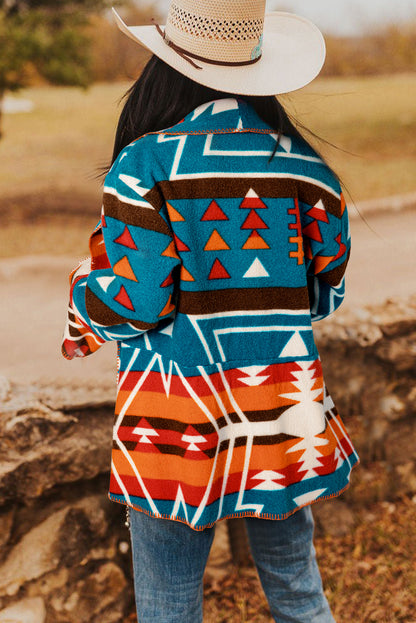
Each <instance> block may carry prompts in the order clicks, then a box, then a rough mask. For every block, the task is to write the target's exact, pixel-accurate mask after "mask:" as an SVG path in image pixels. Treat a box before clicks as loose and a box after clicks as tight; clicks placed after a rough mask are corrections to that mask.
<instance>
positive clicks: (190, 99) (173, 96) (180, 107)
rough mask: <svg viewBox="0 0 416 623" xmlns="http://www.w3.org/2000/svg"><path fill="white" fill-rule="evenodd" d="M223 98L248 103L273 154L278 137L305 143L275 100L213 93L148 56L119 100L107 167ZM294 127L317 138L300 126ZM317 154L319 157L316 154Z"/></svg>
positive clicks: (220, 92)
mask: <svg viewBox="0 0 416 623" xmlns="http://www.w3.org/2000/svg"><path fill="white" fill-rule="evenodd" d="M226 97H238V98H239V99H242V100H244V101H245V102H247V103H248V104H250V105H251V106H252V107H253V108H254V110H255V111H256V112H257V114H258V115H259V117H260V118H261V119H263V121H265V122H266V123H267V124H268V125H269V126H270V127H272V128H273V129H274V130H275V131H276V133H277V136H278V140H277V142H276V147H275V151H276V149H277V147H278V144H279V140H280V137H281V135H282V134H285V135H289V136H294V137H297V138H299V139H301V140H303V141H306V139H305V137H304V136H303V134H301V132H300V131H299V130H298V129H297V127H296V126H295V124H294V123H293V122H292V121H291V119H290V118H289V115H288V114H287V112H286V111H285V109H284V108H283V106H282V105H281V103H280V102H279V101H278V100H277V99H276V97H274V96H251V95H236V94H233V93H227V92H226V91H216V90H214V89H211V88H209V87H206V86H203V85H201V84H198V83H197V82H194V81H193V80H191V79H190V78H187V77H186V76H184V75H183V74H181V73H179V72H178V71H176V69H173V67H170V66H169V65H167V64H166V63H165V62H164V61H162V60H160V59H159V58H158V57H157V56H152V57H151V59H150V60H149V62H148V63H147V65H146V66H145V68H144V70H143V72H142V74H141V75H140V77H139V78H138V79H137V80H136V82H135V83H134V84H133V85H132V86H131V87H130V89H129V90H128V91H127V93H126V94H125V96H124V98H123V99H124V100H125V103H124V107H123V110H122V112H121V115H120V119H119V122H118V126H117V131H116V136H115V141H114V150H113V156H112V160H111V164H113V162H114V161H115V160H116V159H117V156H118V155H119V153H120V152H121V151H122V149H124V147H126V146H127V145H129V144H130V143H131V142H132V141H134V140H135V139H137V138H139V137H140V136H143V135H144V134H148V133H149V132H158V131H160V130H164V129H166V128H169V127H171V126H173V125H175V124H177V123H178V122H179V121H181V119H183V118H184V117H185V116H186V115H188V114H189V113H190V112H192V111H193V110H195V108H197V107H198V106H200V105H201V104H205V103H206V102H210V101H212V100H216V99H220V98H226ZM296 125H298V126H299V127H301V128H302V130H303V131H307V132H308V133H309V134H311V136H313V137H315V138H319V137H317V136H316V135H315V134H314V133H313V132H310V131H309V130H307V129H306V128H305V127H304V126H302V125H301V124H299V123H296ZM306 142H307V141H306ZM314 151H316V149H314ZM274 153H275V152H274ZM274 153H273V154H272V157H273V156H274ZM317 155H319V156H320V154H318V152H317ZM320 157H322V156H320Z"/></svg>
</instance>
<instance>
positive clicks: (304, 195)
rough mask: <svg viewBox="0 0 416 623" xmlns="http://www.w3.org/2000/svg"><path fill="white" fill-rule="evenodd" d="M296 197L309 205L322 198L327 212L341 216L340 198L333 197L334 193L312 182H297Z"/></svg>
mask: <svg viewBox="0 0 416 623" xmlns="http://www.w3.org/2000/svg"><path fill="white" fill-rule="evenodd" d="M298 199H299V200H300V201H302V202H303V203H307V204H308V205H310V206H314V205H316V204H317V203H318V201H319V200H320V199H322V202H323V204H324V207H325V210H326V211H327V212H328V213H329V214H332V216H336V217H337V218H341V216H342V214H341V199H340V198H339V199H338V198H337V197H334V195H331V193H329V192H327V191H326V190H324V189H322V188H320V187H319V186H315V185H314V184H309V183H307V182H299V183H298Z"/></svg>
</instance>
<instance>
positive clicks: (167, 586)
mask: <svg viewBox="0 0 416 623" xmlns="http://www.w3.org/2000/svg"><path fill="white" fill-rule="evenodd" d="M245 521H246V526H247V531H248V536H249V540H250V547H251V551H252V554H253V558H254V561H255V563H256V567H257V570H258V573H259V577H260V581H261V584H262V586H263V589H264V592H265V594H266V597H267V600H268V602H269V606H270V609H271V612H272V616H273V618H274V620H275V621H278V622H279V623H289V622H290V623H334V618H333V617H332V614H331V611H330V609H329V605H328V602H327V600H326V597H325V595H324V593H323V588H322V580H321V576H320V573H319V569H318V565H317V562H316V557H315V548H314V545H313V529H314V521H313V517H312V511H311V508H310V506H306V507H304V508H302V509H300V510H298V511H296V512H295V513H294V514H293V515H291V516H290V517H288V518H287V519H284V520H269V519H257V518H254V517H248V518H246V519H245ZM214 531H215V526H214V527H212V528H206V529H205V530H203V531H195V530H192V528H190V527H189V526H187V525H186V524H182V523H179V522H176V521H172V520H168V519H156V518H154V517H149V516H147V515H145V514H144V513H142V512H140V511H134V510H133V509H131V510H130V536H131V542H132V553H133V569H134V588H135V595H136V607H137V617H138V621H139V623H155V622H156V621H157V623H201V622H202V601H203V588H202V586H203V584H202V581H203V574H204V569H205V565H206V562H207V558H208V554H209V551H210V548H211V545H212V541H213V538H214Z"/></svg>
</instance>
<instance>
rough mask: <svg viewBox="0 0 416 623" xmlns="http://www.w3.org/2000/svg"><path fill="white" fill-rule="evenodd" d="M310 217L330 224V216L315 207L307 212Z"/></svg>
mask: <svg viewBox="0 0 416 623" xmlns="http://www.w3.org/2000/svg"><path fill="white" fill-rule="evenodd" d="M306 214H307V215H308V216H310V217H311V218H314V219H315V220H316V221H322V223H329V219H328V214H327V213H326V211H325V210H323V209H322V208H319V207H318V206H314V207H313V208H311V209H310V210H308V211H307V212H306Z"/></svg>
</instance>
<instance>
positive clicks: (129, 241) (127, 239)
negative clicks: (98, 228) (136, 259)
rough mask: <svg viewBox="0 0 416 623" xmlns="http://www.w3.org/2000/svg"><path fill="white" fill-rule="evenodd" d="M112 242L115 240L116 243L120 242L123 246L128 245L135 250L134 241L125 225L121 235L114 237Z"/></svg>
mask: <svg viewBox="0 0 416 623" xmlns="http://www.w3.org/2000/svg"><path fill="white" fill-rule="evenodd" d="M114 242H117V244H122V245H123V246H124V247H128V248H129V249H136V250H137V247H136V243H135V242H134V240H133V238H132V237H131V233H130V232H129V229H128V227H127V225H126V227H125V228H124V231H123V233H122V234H121V236H119V237H118V238H116V239H115V240H114Z"/></svg>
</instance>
